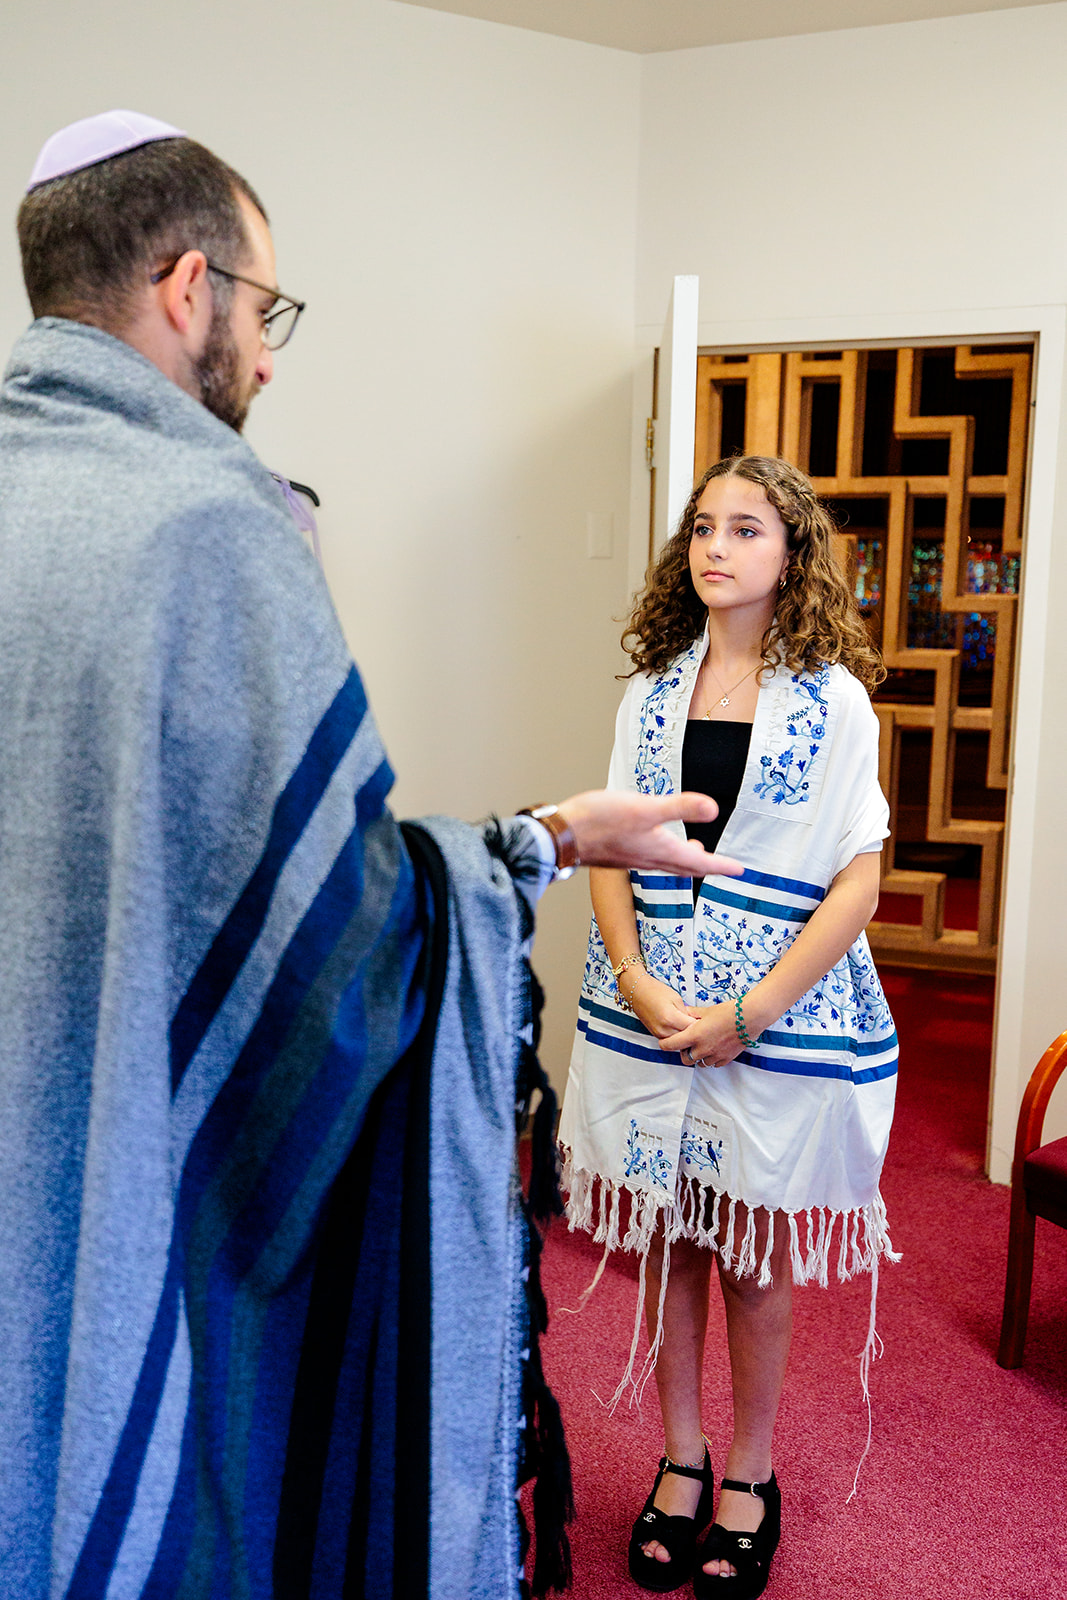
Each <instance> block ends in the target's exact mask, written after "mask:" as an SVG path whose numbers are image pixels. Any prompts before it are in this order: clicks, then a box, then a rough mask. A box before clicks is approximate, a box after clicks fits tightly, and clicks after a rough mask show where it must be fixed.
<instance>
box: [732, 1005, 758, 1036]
mask: <svg viewBox="0 0 1067 1600" xmlns="http://www.w3.org/2000/svg"><path fill="white" fill-rule="evenodd" d="M744 998H745V997H744V995H741V994H739V995H738V997H737V999H736V1000H735V1001H734V1027H735V1028H736V1029H737V1037H738V1038H739V1039H740V1041H741V1043H742V1044H747V1045H748V1046H749V1047H750V1048H751V1046H752V1045H754V1044H755V1042H756V1041H755V1039H753V1038H751V1037H750V1036H749V1031H748V1029H747V1028H746V1027H745V1014H744V1012H743V1011H742V1010H741V1002H742V1000H743V999H744Z"/></svg>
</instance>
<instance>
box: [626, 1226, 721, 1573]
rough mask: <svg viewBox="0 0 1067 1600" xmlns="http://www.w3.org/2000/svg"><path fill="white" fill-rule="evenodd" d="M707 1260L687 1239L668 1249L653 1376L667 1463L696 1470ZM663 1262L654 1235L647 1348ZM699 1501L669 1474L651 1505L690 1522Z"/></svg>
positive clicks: (689, 1484) (655, 1552) (653, 1543)
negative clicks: (689, 1464) (660, 1336)
mask: <svg viewBox="0 0 1067 1600" xmlns="http://www.w3.org/2000/svg"><path fill="white" fill-rule="evenodd" d="M711 1256H712V1252H711V1251H710V1250H702V1249H700V1248H699V1247H698V1246H697V1245H695V1244H691V1243H690V1242H689V1241H688V1240H687V1239H677V1240H675V1242H674V1243H673V1244H672V1245H671V1255H670V1269H669V1271H668V1274H667V1295H666V1298H665V1300H664V1304H663V1343H662V1345H661V1346H660V1351H659V1355H658V1357H657V1360H656V1368H655V1371H656V1389H657V1392H658V1394H659V1404H660V1411H661V1413H662V1416H663V1435H664V1448H665V1450H666V1453H667V1455H669V1456H670V1458H671V1460H672V1461H679V1462H696V1463H697V1464H699V1463H700V1462H702V1461H703V1459H704V1435H703V1431H702V1428H701V1420H700V1393H701V1385H702V1378H703V1368H704V1335H705V1333H706V1331H707V1326H708V1285H709V1281H710V1277H711ZM662 1262H663V1239H662V1236H661V1235H659V1234H657V1236H656V1238H655V1239H654V1240H653V1243H652V1249H651V1251H650V1253H649V1259H648V1275H649V1283H648V1297H647V1300H646V1309H645V1314H646V1318H647V1321H648V1337H649V1342H651V1341H652V1340H653V1339H654V1338H655V1337H656V1318H657V1313H658V1308H659V1288H660V1271H661V1267H662ZM699 1499H700V1484H699V1483H698V1482H697V1481H696V1479H695V1478H680V1477H678V1476H677V1475H676V1474H675V1473H673V1472H668V1473H665V1474H664V1476H663V1479H662V1481H661V1483H660V1486H659V1489H658V1491H657V1493H656V1499H655V1504H656V1506H657V1507H658V1509H659V1510H660V1511H664V1512H666V1514H667V1516H669V1517H691V1516H693V1514H694V1513H695V1511H696V1508H697V1501H698V1500H699ZM642 1549H643V1550H644V1552H645V1554H646V1555H650V1556H653V1557H655V1559H656V1560H658V1561H668V1560H669V1559H670V1557H669V1555H668V1553H667V1551H666V1550H665V1549H664V1548H663V1546H662V1545H661V1544H660V1543H659V1542H658V1541H657V1540H655V1539H653V1540H650V1542H649V1543H648V1544H646V1545H643V1546H642Z"/></svg>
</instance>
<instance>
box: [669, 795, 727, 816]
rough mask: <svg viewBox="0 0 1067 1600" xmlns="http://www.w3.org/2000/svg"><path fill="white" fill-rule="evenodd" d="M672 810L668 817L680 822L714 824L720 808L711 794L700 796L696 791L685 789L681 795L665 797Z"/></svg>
mask: <svg viewBox="0 0 1067 1600" xmlns="http://www.w3.org/2000/svg"><path fill="white" fill-rule="evenodd" d="M663 798H664V801H666V802H669V803H670V806H671V810H670V811H669V813H668V815H669V817H670V818H671V819H677V820H678V821H679V822H714V821H715V818H716V817H717V816H718V815H719V807H718V805H717V803H716V802H715V801H714V800H713V799H712V798H711V796H710V794H700V793H699V792H698V791H697V790H696V789H683V790H682V792H681V794H669V795H664V797H663Z"/></svg>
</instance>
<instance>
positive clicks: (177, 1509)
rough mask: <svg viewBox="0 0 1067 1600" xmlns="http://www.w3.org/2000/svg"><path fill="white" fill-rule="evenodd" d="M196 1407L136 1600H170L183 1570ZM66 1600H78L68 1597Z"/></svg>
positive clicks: (192, 1515)
mask: <svg viewBox="0 0 1067 1600" xmlns="http://www.w3.org/2000/svg"><path fill="white" fill-rule="evenodd" d="M197 1454H198V1451H197V1407H196V1404H195V1402H193V1403H191V1404H190V1406H189V1410H188V1412H187V1413H186V1418H185V1429H184V1431H183V1433H182V1444H181V1454H180V1457H179V1461H178V1475H177V1477H176V1479H175V1482H174V1490H173V1493H172V1494H171V1497H170V1505H169V1506H168V1508H167V1515H166V1518H165V1520H164V1523H163V1532H162V1535H161V1536H160V1540H159V1544H158V1546H157V1549H156V1558H155V1561H154V1562H153V1563H152V1570H151V1572H150V1573H149V1574H148V1580H147V1582H146V1583H145V1586H144V1588H143V1589H142V1591H141V1594H140V1596H139V1600H174V1593H175V1590H176V1588H177V1586H178V1583H179V1581H180V1579H181V1575H182V1573H183V1571H184V1569H185V1565H186V1559H187V1556H188V1553H189V1545H190V1542H191V1539H192V1530H193V1525H194V1523H195V1521H196V1463H197ZM70 1600H81V1596H75V1595H71V1596H70Z"/></svg>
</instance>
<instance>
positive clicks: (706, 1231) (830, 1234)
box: [563, 1150, 900, 1391]
mask: <svg viewBox="0 0 1067 1600" xmlns="http://www.w3.org/2000/svg"><path fill="white" fill-rule="evenodd" d="M563 1155H564V1165H563V1187H564V1189H565V1190H566V1191H567V1205H566V1214H567V1224H568V1226H569V1227H570V1228H571V1229H572V1230H574V1229H580V1230H581V1231H582V1232H583V1233H588V1234H591V1235H592V1238H593V1240H594V1242H595V1243H596V1244H602V1245H603V1246H604V1256H603V1258H602V1259H601V1262H600V1265H599V1266H598V1268H597V1272H596V1276H595V1278H594V1279H593V1282H592V1283H591V1284H590V1285H589V1288H588V1289H586V1290H585V1291H584V1292H583V1294H582V1298H581V1304H582V1305H584V1304H585V1302H586V1300H587V1299H588V1298H589V1295H590V1293H591V1292H592V1290H593V1289H594V1288H595V1286H596V1284H597V1283H598V1282H599V1281H600V1277H601V1274H602V1273H603V1271H604V1267H605V1265H606V1261H607V1257H608V1255H609V1254H610V1252H611V1251H613V1250H627V1251H634V1252H636V1253H637V1254H638V1255H639V1256H641V1257H642V1266H641V1293H640V1302H641V1303H640V1305H639V1307H638V1317H637V1322H636V1324H635V1343H634V1346H633V1353H632V1355H631V1361H630V1364H629V1366H628V1368H627V1373H626V1376H625V1378H624V1380H623V1383H622V1385H621V1386H620V1391H621V1390H624V1389H625V1388H626V1387H627V1385H628V1384H629V1383H630V1381H631V1379H632V1377H633V1366H634V1362H635V1360H636V1350H637V1343H636V1335H637V1332H638V1331H639V1328H640V1318H641V1314H642V1311H643V1308H644V1259H645V1258H646V1257H647V1255H648V1252H649V1249H650V1248H651V1245H652V1238H653V1235H654V1234H655V1232H656V1229H657V1228H658V1227H660V1226H661V1225H662V1227H663V1236H664V1240H665V1244H666V1246H667V1249H666V1250H665V1255H664V1264H665V1265H666V1263H667V1261H668V1260H669V1247H670V1245H671V1243H672V1242H673V1241H674V1240H675V1239H690V1240H692V1241H693V1243H695V1244H699V1245H702V1246H703V1247H704V1248H705V1249H708V1250H718V1252H719V1255H720V1258H721V1260H722V1264H723V1266H724V1267H727V1268H728V1269H730V1270H732V1271H733V1272H736V1273H737V1275H738V1276H739V1277H743V1278H744V1277H755V1278H756V1281H757V1282H758V1284H759V1286H760V1288H761V1289H765V1288H766V1287H767V1286H768V1285H769V1284H770V1283H771V1281H772V1280H771V1266H770V1262H771V1254H772V1252H773V1249H774V1238H775V1233H774V1213H773V1212H772V1213H770V1215H769V1226H768V1228H767V1237H766V1240H765V1241H764V1245H763V1249H762V1250H757V1248H756V1217H755V1210H756V1209H762V1208H749V1207H748V1206H747V1205H746V1203H745V1202H744V1201H743V1200H742V1199H741V1198H740V1197H739V1196H737V1195H729V1194H725V1193H724V1192H723V1191H721V1190H712V1189H710V1188H708V1187H706V1186H705V1185H704V1184H701V1183H698V1182H697V1180H696V1179H695V1178H691V1177H685V1178H682V1179H681V1180H680V1181H679V1184H678V1190H677V1193H676V1194H675V1195H673V1196H672V1195H669V1194H667V1193H666V1192H665V1191H656V1190H649V1189H645V1188H640V1189H636V1188H635V1189H631V1188H630V1187H629V1185H628V1184H626V1183H625V1182H619V1181H617V1180H612V1179H609V1178H603V1177H601V1176H600V1175H599V1174H598V1173H595V1172H589V1171H587V1170H586V1169H585V1168H582V1167H575V1166H574V1164H573V1161H572V1159H571V1155H570V1152H569V1151H568V1150H564V1152H563ZM624 1193H625V1194H628V1196H629V1204H630V1214H629V1221H628V1224H627V1225H626V1226H625V1228H624V1226H623V1221H622V1207H623V1195H624ZM724 1207H725V1216H724V1215H723V1211H724ZM738 1207H740V1208H741V1216H742V1217H743V1218H744V1225H743V1227H740V1228H739V1227H738ZM784 1216H785V1220H786V1223H787V1226H788V1229H789V1260H790V1265H791V1268H792V1273H793V1282H794V1283H795V1284H798V1285H800V1284H806V1283H817V1284H819V1285H820V1287H822V1288H826V1287H827V1286H828V1285H829V1282H830V1273H831V1268H832V1266H833V1267H836V1272H837V1277H838V1279H839V1280H840V1281H841V1282H842V1283H846V1282H848V1281H849V1280H850V1279H851V1278H854V1277H857V1276H858V1275H859V1274H861V1273H864V1272H868V1273H870V1274H871V1275H872V1278H875V1277H876V1272H877V1266H878V1261H879V1260H880V1258H881V1257H883V1256H884V1257H885V1259H886V1260H887V1261H899V1260H900V1254H899V1252H898V1251H896V1250H894V1249H893V1244H892V1240H891V1239H890V1237H889V1225H888V1220H887V1217H886V1210H885V1204H884V1202H883V1200H882V1197H881V1195H880V1194H876V1195H875V1197H874V1199H873V1200H871V1201H869V1202H868V1204H867V1205H864V1206H855V1207H853V1208H852V1209H851V1210H848V1211H831V1210H830V1208H829V1207H828V1206H809V1207H808V1208H807V1209H805V1210H803V1211H787V1212H785V1213H784ZM720 1234H721V1240H720ZM739 1234H740V1237H738V1235H739ZM835 1234H836V1249H835ZM666 1276H667V1274H666V1272H664V1275H663V1277H664V1282H666ZM874 1286H875V1287H876V1283H875V1285H874ZM661 1300H662V1290H661ZM872 1316H873V1305H872ZM876 1339H877V1335H876V1334H874V1332H873V1323H872V1329H871V1333H870V1334H869V1336H868V1340H867V1344H866V1346H865V1347H864V1367H863V1374H862V1375H863V1377H864V1382H865V1383H866V1374H867V1372H868V1370H869V1368H870V1362H871V1357H872V1354H874V1353H875V1351H874V1341H875V1340H876ZM645 1376H646V1377H647V1374H645ZM641 1381H642V1380H641V1379H639V1380H638V1382H639V1383H640V1382H641Z"/></svg>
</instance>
